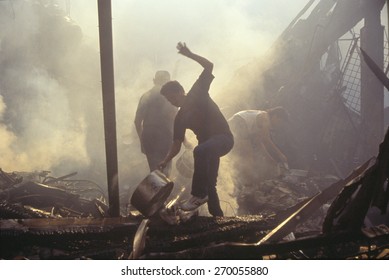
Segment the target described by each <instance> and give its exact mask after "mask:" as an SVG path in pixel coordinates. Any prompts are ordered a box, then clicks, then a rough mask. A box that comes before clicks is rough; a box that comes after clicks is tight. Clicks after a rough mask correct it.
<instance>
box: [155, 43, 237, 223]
mask: <svg viewBox="0 0 389 280" xmlns="http://www.w3.org/2000/svg"><path fill="white" fill-rule="evenodd" d="M177 49H178V52H179V53H180V54H182V55H184V56H186V57H188V58H190V59H192V60H194V61H196V62H197V63H199V64H200V65H201V66H202V67H203V68H204V69H203V71H202V73H201V74H200V76H199V78H198V79H197V80H196V82H195V83H194V84H193V86H192V88H191V89H190V90H189V91H188V93H185V91H184V88H183V87H182V86H181V84H180V83H179V82H177V81H170V82H167V83H166V84H165V85H164V86H163V87H162V88H161V94H162V95H163V96H165V98H166V99H167V100H168V101H169V102H170V103H171V104H173V105H174V106H176V107H178V108H180V109H179V111H178V112H177V115H176V117H175V119H174V132H173V142H172V144H171V147H170V150H169V152H168V154H167V155H166V157H165V159H164V160H163V161H162V162H161V163H160V165H159V167H160V168H164V167H165V166H166V165H167V164H168V163H169V162H170V161H171V160H172V159H173V158H174V157H175V156H176V155H177V154H178V153H179V152H180V149H181V144H182V143H183V141H184V140H185V131H186V129H190V130H192V131H193V133H194V134H195V135H196V137H197V140H198V145H197V146H196V147H195V148H194V150H193V157H194V172H193V177H192V190H191V197H190V198H189V199H188V200H187V201H185V202H184V203H182V204H181V209H183V210H185V211H190V210H195V209H196V208H198V207H200V206H201V205H202V204H204V203H206V202H208V211H209V213H210V214H211V215H212V216H223V211H222V209H221V207H220V201H219V197H218V194H217V191H216V181H217V176H218V170H219V163H220V157H222V156H224V155H226V154H227V153H228V152H229V151H230V150H231V149H232V147H233V145H234V139H233V136H232V133H231V131H230V128H229V126H228V123H227V120H226V119H225V117H224V116H223V114H222V113H221V111H220V109H219V107H218V106H217V104H216V103H215V102H214V101H213V100H212V99H211V97H210V95H209V92H208V91H209V88H210V85H211V83H212V80H213V78H214V76H213V74H212V70H213V64H212V62H210V61H209V60H207V59H206V58H204V57H202V56H200V55H197V54H195V53H193V52H191V51H190V50H189V48H188V47H187V46H186V44H185V43H181V42H180V43H178V45H177Z"/></svg>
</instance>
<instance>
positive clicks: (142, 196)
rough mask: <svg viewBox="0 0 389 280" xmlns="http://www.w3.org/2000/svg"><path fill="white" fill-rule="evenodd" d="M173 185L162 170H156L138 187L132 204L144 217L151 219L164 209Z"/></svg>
mask: <svg viewBox="0 0 389 280" xmlns="http://www.w3.org/2000/svg"><path fill="white" fill-rule="evenodd" d="M173 185H174V183H173V182H172V181H170V179H169V178H168V177H166V175H165V174H163V173H162V172H161V171H160V170H154V171H153V172H151V173H150V174H149V175H147V176H146V178H144V179H143V181H142V182H141V183H140V184H139V185H138V186H137V187H136V189H135V191H134V193H133V194H132V196H131V201H130V202H131V204H132V206H134V207H135V208H136V209H137V210H138V211H139V212H141V213H142V214H143V215H144V216H146V217H151V216H153V215H154V214H155V213H156V212H157V211H158V210H160V209H161V208H162V206H163V204H164V203H165V201H166V199H167V198H168V196H169V195H170V193H171V191H172V189H173Z"/></svg>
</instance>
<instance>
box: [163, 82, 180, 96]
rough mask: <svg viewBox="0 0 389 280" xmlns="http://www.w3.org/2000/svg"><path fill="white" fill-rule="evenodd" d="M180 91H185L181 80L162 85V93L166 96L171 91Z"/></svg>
mask: <svg viewBox="0 0 389 280" xmlns="http://www.w3.org/2000/svg"><path fill="white" fill-rule="evenodd" d="M180 91H184V88H183V87H182V85H181V84H180V83H179V82H177V81H169V82H167V83H166V84H164V85H163V86H162V88H161V91H160V93H161V94H162V95H163V96H165V95H166V94H167V93H169V92H174V93H178V92H180Z"/></svg>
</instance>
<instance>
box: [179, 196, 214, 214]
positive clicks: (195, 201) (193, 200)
mask: <svg viewBox="0 0 389 280" xmlns="http://www.w3.org/2000/svg"><path fill="white" fill-rule="evenodd" d="M207 201H208V196H206V197H204V198H200V197H197V196H191V197H190V198H189V199H188V200H187V201H185V202H184V203H182V204H181V207H180V208H181V209H182V210H184V211H193V210H195V209H197V208H199V207H200V206H201V205H203V204H204V203H206V202H207Z"/></svg>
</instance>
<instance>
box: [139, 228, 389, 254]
mask: <svg viewBox="0 0 389 280" xmlns="http://www.w3.org/2000/svg"><path fill="white" fill-rule="evenodd" d="M364 247H365V248H369V249H368V250H366V251H364V250H362V251H361V248H364ZM371 248H374V249H371ZM388 248H389V234H384V235H380V236H376V237H374V238H369V237H367V236H365V235H364V234H362V233H361V232H337V233H333V234H326V235H312V236H308V237H303V238H298V239H296V240H293V241H280V242H277V243H269V244H261V245H257V244H254V243H251V244H250V243H234V242H226V243H218V244H213V245H210V246H204V247H196V248H188V249H186V250H182V251H179V252H147V253H146V254H145V255H143V257H142V258H141V259H154V260H155V259H228V260H234V259H236V260H238V259H243V260H248V259H261V258H275V259H358V258H371V259H375V258H377V256H378V255H379V254H380V253H381V252H382V251H384V250H385V249H388ZM385 257H386V258H388V256H387V254H386V255H385Z"/></svg>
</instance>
